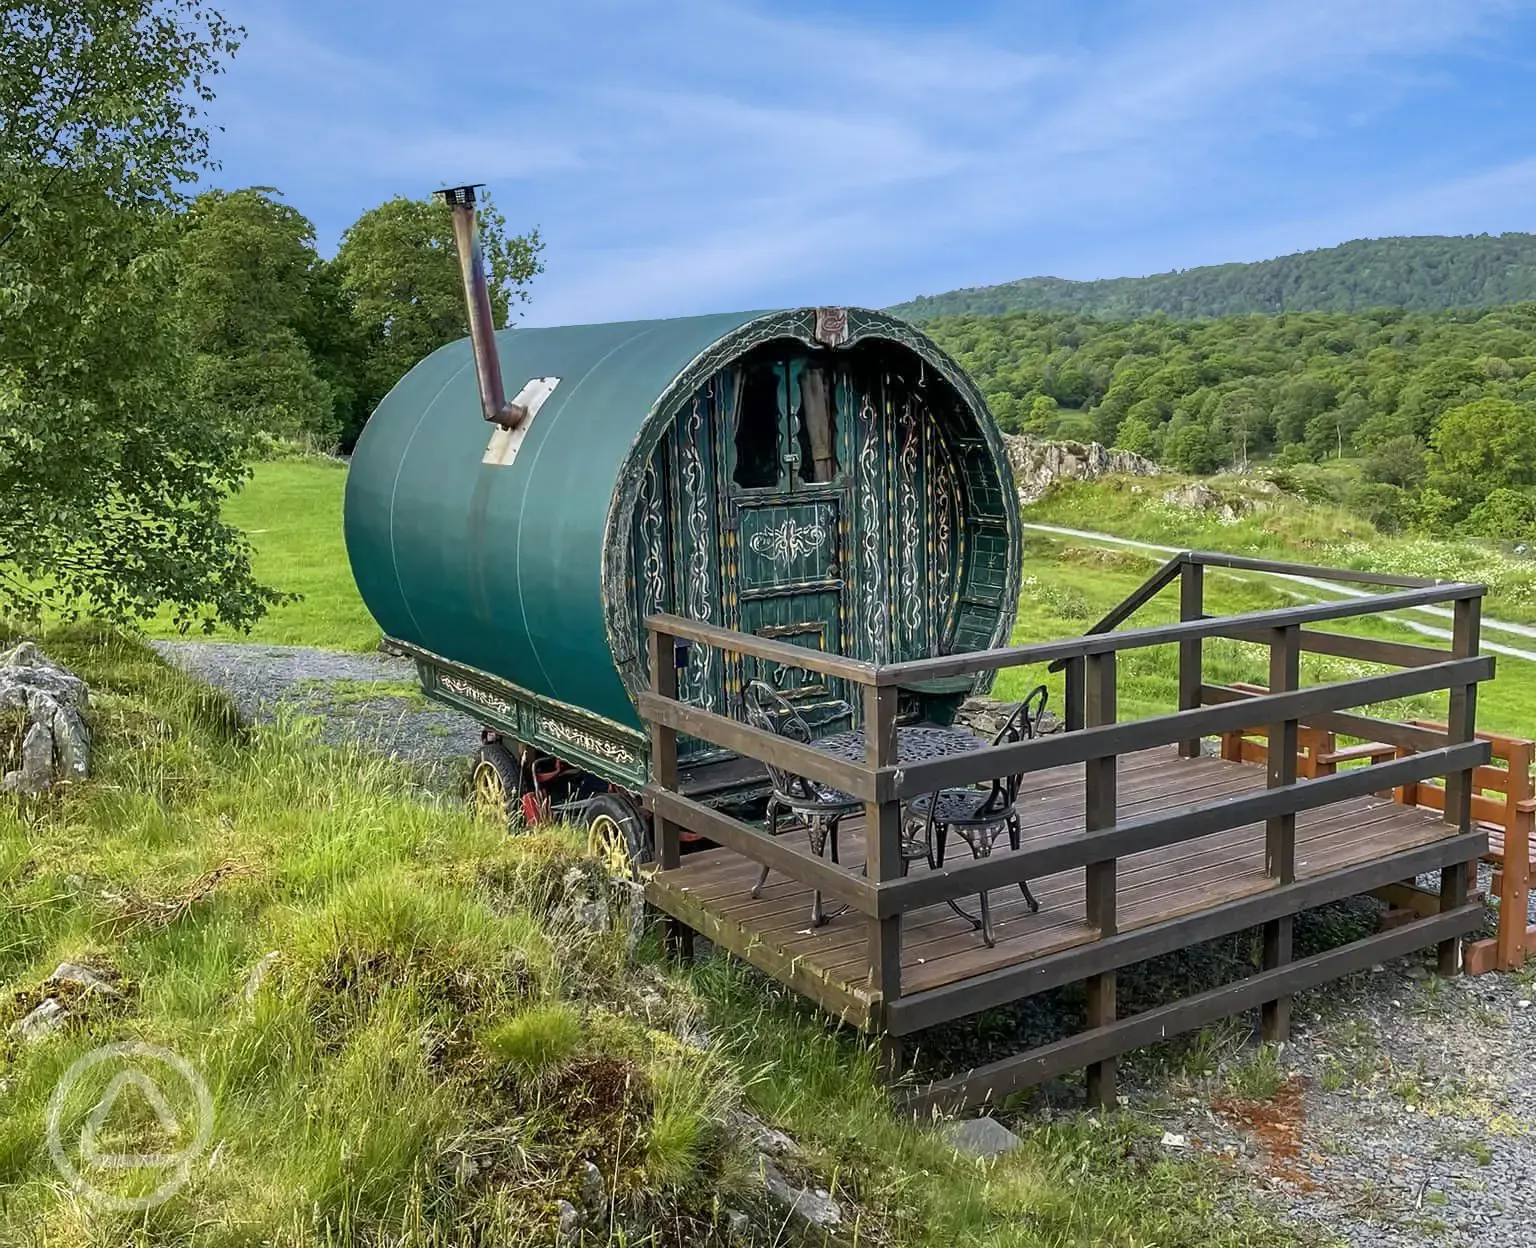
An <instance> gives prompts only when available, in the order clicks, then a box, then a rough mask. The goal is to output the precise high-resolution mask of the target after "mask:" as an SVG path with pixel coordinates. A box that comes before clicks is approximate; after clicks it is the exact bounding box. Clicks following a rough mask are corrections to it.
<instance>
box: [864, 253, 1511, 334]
mask: <svg viewBox="0 0 1536 1248" xmlns="http://www.w3.org/2000/svg"><path fill="white" fill-rule="evenodd" d="M1522 299H1536V234H1514V233H1510V234H1497V235H1488V234H1477V235H1464V236H1461V237H1443V236H1439V235H1425V236H1420V237H1411V238H1365V239H1357V240H1356V241H1354V242H1350V243H1344V244H1343V245H1342V246H1339V247H1327V248H1322V249H1319V250H1317V251H1302V252H1297V253H1296V254H1295V255H1290V256H1280V257H1278V258H1276V259H1274V260H1261V261H1258V262H1257V263H1253V264H1213V265H1207V266H1205V267H1203V268H1198V269H1184V270H1182V271H1175V272H1172V273H1157V274H1153V275H1152V276H1150V277H1115V278H1104V279H1101V280H1099V281H1093V282H1074V281H1068V280H1067V279H1066V278H1060V277H1026V278H1021V279H1020V280H1018V281H1016V282H1004V283H1003V284H1001V285H998V286H975V287H970V288H968V289H964V290H952V291H949V292H948V293H946V294H941V295H922V296H920V297H918V298H916V299H913V300H911V301H909V302H907V303H902V304H897V305H896V307H894V308H893V309H891V310H892V311H893V312H895V313H896V314H897V315H898V316H905V317H908V318H910V319H912V320H927V319H929V318H931V317H937V316H957V315H961V314H977V315H996V314H999V313H1004V312H1076V313H1089V314H1093V315H1097V316H1112V317H1133V316H1146V315H1149V314H1151V313H1155V312H1162V313H1166V314H1167V315H1169V316H1173V317H1185V318H1188V317H1206V316H1237V315H1243V314H1246V313H1251V312H1269V313H1276V312H1356V311H1360V310H1362V309H1365V308H1386V307H1392V308H1407V309H1410V310H1414V311H1423V312H1437V311H1440V310H1442V309H1445V308H1486V307H1492V306H1494V305H1496V304H1501V303H1514V302H1517V301H1519V300H1522Z"/></svg>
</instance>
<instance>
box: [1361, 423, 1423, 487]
mask: <svg viewBox="0 0 1536 1248" xmlns="http://www.w3.org/2000/svg"><path fill="white" fill-rule="evenodd" d="M1361 472H1362V473H1363V474H1364V476H1365V479H1366V480H1367V481H1375V482H1378V483H1379V484H1382V485H1395V486H1399V487H1400V488H1402V489H1405V490H1411V489H1414V488H1415V487H1417V486H1418V485H1420V484H1421V483H1422V482H1423V480H1424V444H1423V443H1422V442H1420V441H1419V440H1418V439H1417V438H1416V437H1414V436H1413V435H1412V434H1405V435H1403V436H1402V437H1397V438H1391V439H1389V440H1388V441H1386V442H1383V443H1382V444H1381V445H1380V446H1378V447H1377V448H1376V450H1375V452H1374V453H1373V454H1371V455H1370V456H1368V457H1367V458H1366V461H1365V463H1364V465H1363V466H1362V468H1361Z"/></svg>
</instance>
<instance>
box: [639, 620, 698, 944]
mask: <svg viewBox="0 0 1536 1248" xmlns="http://www.w3.org/2000/svg"><path fill="white" fill-rule="evenodd" d="M646 658H647V659H648V660H649V663H650V674H651V692H652V693H654V694H656V695H657V696H658V697H662V698H676V697H677V640H676V638H674V637H673V636H672V635H671V634H670V633H664V632H660V631H658V630H656V629H654V628H651V629H648V630H647V634H646ZM650 729H651V783H653V784H655V785H657V786H658V787H659V788H663V789H666V790H668V791H669V792H673V793H675V792H676V791H677V729H676V728H670V727H668V726H667V725H666V724H661V723H657V722H656V721H655V720H652V721H651V724H650ZM651 833H652V836H653V837H654V840H655V844H656V857H657V859H658V862H659V865H660V868H661V870H663V871H672V870H675V869H676V868H677V867H678V865H679V864H680V863H681V861H682V844H681V841H680V839H679V837H678V827H677V824H675V823H673V822H672V821H671V820H670V819H668V818H666V817H665V816H663V815H662V814H661V813H660V812H659V811H656V812H654V813H653V816H652V819H651ZM667 943H668V945H669V946H670V947H671V949H672V950H673V952H674V953H676V954H678V955H680V956H682V957H683V958H688V957H689V956H691V955H692V953H693V929H692V928H690V927H688V925H687V924H685V923H683V922H682V921H681V920H680V919H674V918H668V919H667Z"/></svg>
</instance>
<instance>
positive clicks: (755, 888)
mask: <svg viewBox="0 0 1536 1248" xmlns="http://www.w3.org/2000/svg"><path fill="white" fill-rule="evenodd" d="M766 813H767V815H768V835H769V836H777V835H778V834H779V804H778V803H777V802H775V801H773V800H771V799H770V800H769V802H768V810H767V812H766ZM766 883H768V868H767V867H764V868H763V869H762V871H761V872H759V873H758V877H757V883H756V884H754V885H752V900H753V901H756V900H757V899H758V898H759V897H761V896H762V895H763V885H765V884H766Z"/></svg>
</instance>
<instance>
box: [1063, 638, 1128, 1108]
mask: <svg viewBox="0 0 1536 1248" xmlns="http://www.w3.org/2000/svg"><path fill="white" fill-rule="evenodd" d="M1068 670H1069V671H1070V670H1071V669H1070V668H1069V669H1068ZM1084 676H1085V681H1084V694H1085V695H1086V696H1085V698H1084V703H1083V709H1084V719H1085V721H1086V725H1087V727H1089V728H1097V727H1100V726H1101V725H1104V724H1112V723H1114V722H1115V717H1116V713H1117V708H1116V705H1115V652H1114V651H1113V650H1107V651H1105V652H1104V653H1103V654H1092V655H1089V656H1088V658H1087V663H1086V665H1085V670H1084ZM1117 762H1118V760H1117V759H1116V758H1115V756H1114V755H1110V756H1109V757H1107V758H1091V759H1089V760H1088V761H1087V763H1085V764H1084V769H1083V770H1084V776H1083V814H1084V820H1083V822H1084V826H1085V828H1086V829H1087V830H1088V831H1089V832H1096V831H1099V830H1102V829H1104V828H1112V827H1114V826H1115V820H1116V813H1115V807H1116V799H1117V781H1118V775H1117V770H1116V768H1117ZM1115 866H1116V864H1115V859H1113V858H1108V859H1105V860H1104V861H1102V862H1091V863H1089V864H1088V866H1087V867H1086V868H1085V874H1086V878H1085V885H1086V893H1087V902H1086V917H1087V919H1088V922H1089V924H1090V925H1091V926H1093V927H1097V928H1098V929H1099V938H1100V939H1101V940H1102V939H1104V938H1105V937H1107V936H1113V935H1114V934H1115V930H1116V929H1115V923H1116V919H1115ZM1086 986H1087V990H1088V1026H1089V1028H1090V1029H1092V1028H1094V1027H1108V1026H1109V1025H1110V1024H1111V1023H1113V1022H1114V1021H1115V973H1114V971H1103V972H1101V973H1100V974H1098V975H1093V976H1090V977H1089V979H1088V981H1087V985H1086ZM1115 1068H1116V1059H1114V1058H1112V1057H1110V1058H1105V1059H1104V1060H1103V1061H1099V1062H1094V1063H1093V1064H1092V1065H1090V1066H1089V1067H1088V1069H1087V1072H1086V1075H1087V1084H1088V1104H1089V1105H1094V1106H1100V1107H1104V1108H1109V1107H1112V1106H1113V1105H1114V1103H1115Z"/></svg>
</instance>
